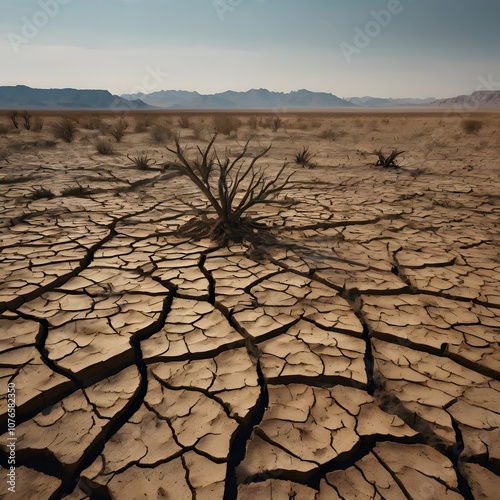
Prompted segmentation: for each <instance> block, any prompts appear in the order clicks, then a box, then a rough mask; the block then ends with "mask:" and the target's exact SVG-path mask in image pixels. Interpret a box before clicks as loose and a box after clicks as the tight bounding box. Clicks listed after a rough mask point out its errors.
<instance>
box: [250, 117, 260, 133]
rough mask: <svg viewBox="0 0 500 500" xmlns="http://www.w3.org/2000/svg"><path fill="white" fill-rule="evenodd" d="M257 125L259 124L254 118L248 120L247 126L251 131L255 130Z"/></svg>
mask: <svg viewBox="0 0 500 500" xmlns="http://www.w3.org/2000/svg"><path fill="white" fill-rule="evenodd" d="M258 124H259V121H258V120H257V117H256V116H251V117H250V118H249V119H248V126H249V127H250V129H251V130H255V129H256V128H257V125H258Z"/></svg>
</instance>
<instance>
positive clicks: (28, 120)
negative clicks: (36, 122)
mask: <svg viewBox="0 0 500 500" xmlns="http://www.w3.org/2000/svg"><path fill="white" fill-rule="evenodd" d="M31 119H32V116H31V115H30V114H29V113H28V112H27V111H26V110H24V111H23V125H24V128H25V129H26V130H30V129H31Z"/></svg>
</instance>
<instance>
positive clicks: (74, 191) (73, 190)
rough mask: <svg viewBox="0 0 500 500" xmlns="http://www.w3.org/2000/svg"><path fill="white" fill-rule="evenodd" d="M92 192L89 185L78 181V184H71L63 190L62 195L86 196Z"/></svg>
mask: <svg viewBox="0 0 500 500" xmlns="http://www.w3.org/2000/svg"><path fill="white" fill-rule="evenodd" d="M91 193H92V191H91V190H90V188H89V187H88V186H87V187H84V186H82V185H81V184H79V183H78V182H77V183H76V186H70V187H67V188H65V189H63V190H62V191H61V194H62V196H74V197H75V198H85V197H86V196H89V195H90V194H91Z"/></svg>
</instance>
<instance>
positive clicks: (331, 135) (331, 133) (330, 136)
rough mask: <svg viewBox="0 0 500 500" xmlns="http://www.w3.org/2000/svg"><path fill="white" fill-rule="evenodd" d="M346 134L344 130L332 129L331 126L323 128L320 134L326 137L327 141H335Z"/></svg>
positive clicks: (323, 137)
mask: <svg viewBox="0 0 500 500" xmlns="http://www.w3.org/2000/svg"><path fill="white" fill-rule="evenodd" d="M345 135H346V132H345V131H344V130H333V129H331V128H329V129H326V130H323V131H322V132H321V134H320V137H321V138H322V139H327V140H329V141H337V140H338V139H341V138H342V137H344V136H345Z"/></svg>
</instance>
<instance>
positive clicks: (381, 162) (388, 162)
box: [373, 149, 404, 168]
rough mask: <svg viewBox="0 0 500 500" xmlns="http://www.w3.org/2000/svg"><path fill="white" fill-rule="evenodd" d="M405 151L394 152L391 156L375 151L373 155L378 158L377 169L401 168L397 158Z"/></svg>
mask: <svg viewBox="0 0 500 500" xmlns="http://www.w3.org/2000/svg"><path fill="white" fill-rule="evenodd" d="M403 153H404V151H397V150H396V149H394V150H392V152H391V153H390V154H389V156H385V154H384V153H382V150H381V149H379V150H378V151H374V152H373V154H374V155H376V156H377V157H378V160H377V163H376V164H375V166H376V167H384V168H388V167H396V168H397V167H399V165H398V164H397V162H396V158H397V157H398V156H399V155H402V154H403Z"/></svg>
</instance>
